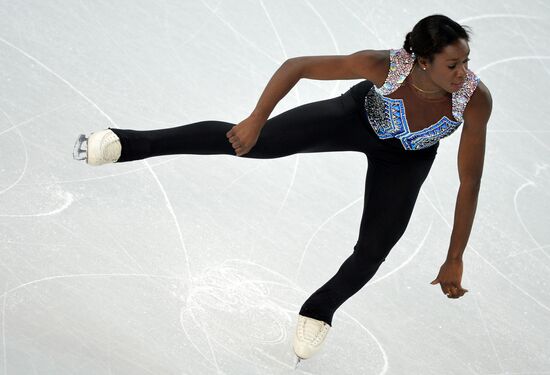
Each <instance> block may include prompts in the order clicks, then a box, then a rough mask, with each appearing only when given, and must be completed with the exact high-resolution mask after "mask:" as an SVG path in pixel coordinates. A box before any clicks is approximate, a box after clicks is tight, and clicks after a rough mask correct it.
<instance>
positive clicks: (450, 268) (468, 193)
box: [432, 82, 492, 298]
mask: <svg viewBox="0 0 550 375" xmlns="http://www.w3.org/2000/svg"><path fill="white" fill-rule="evenodd" d="M491 110H492V98H491V93H490V92H489V89H488V88H487V86H485V85H484V84H483V83H482V82H479V85H478V87H477V89H476V90H475V91H474V93H473V94H472V97H471V98H470V102H469V103H468V105H467V106H466V110H465V111H464V127H463V129H462V135H461V138H460V145H459V148H458V175H459V179H460V187H459V189H458V195H457V199H456V206H455V214H454V224H453V230H452V234H451V242H450V245H449V251H448V253H447V259H446V260H445V263H444V264H443V266H441V269H440V271H439V275H438V276H437V278H436V279H435V280H434V281H432V284H437V283H440V284H441V290H442V291H443V293H445V294H446V295H447V296H448V297H449V298H458V297H461V296H462V295H464V293H466V292H467V290H466V289H463V288H462V286H461V285H460V283H461V280H462V254H463V253H464V250H465V248H466V244H467V243H468V239H469V237H470V232H471V229H472V224H473V222H474V216H475V212H476V207H477V198H478V195H479V189H480V186H481V175H482V173H483V160H484V156H485V139H486V133H487V123H488V121H489V117H490V116H491Z"/></svg>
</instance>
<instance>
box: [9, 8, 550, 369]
mask: <svg viewBox="0 0 550 375" xmlns="http://www.w3.org/2000/svg"><path fill="white" fill-rule="evenodd" d="M434 13H442V14H445V15H448V16H450V17H451V18H453V19H455V20H457V21H459V22H460V23H462V24H466V25H469V26H471V27H472V29H473V31H474V34H473V36H472V41H471V43H470V46H471V50H472V52H471V56H470V57H471V62H470V69H472V70H473V71H474V72H476V73H477V74H478V75H479V76H480V77H481V79H482V80H483V82H485V84H486V85H487V86H488V87H489V88H490V89H491V92H492V95H493V105H494V107H493V114H492V118H491V120H490V123H489V125H488V135H487V148H486V158H485V169H484V174H483V182H482V188H481V192H480V196H479V202H478V207H477V213H476V218H475V222H474V227H473V230H472V233H471V236H470V240H469V243H468V247H467V248H466V251H465V253H464V276H463V280H462V285H463V287H465V288H466V289H469V293H467V294H466V295H465V296H464V297H462V298H459V299H449V298H447V297H446V296H445V295H443V293H442V291H441V289H440V286H439V285H435V286H434V285H431V284H430V281H432V280H433V279H434V278H435V277H436V276H437V273H438V270H439V267H440V266H441V264H442V262H443V261H444V259H445V256H446V253H447V250H448V246H449V240H450V233H451V230H452V225H453V216H454V207H455V200H456V193H457V189H458V183H459V181H458V172H457V162H456V156H457V150H458V142H459V139H460V130H459V131H457V132H456V133H455V134H453V135H452V136H450V137H449V138H446V139H444V140H443V141H441V145H440V147H439V151H438V155H437V159H436V162H435V164H434V166H433V168H432V171H431V174H430V176H429V177H428V179H427V180H426V182H425V184H424V186H423V188H422V191H421V194H420V196H419V198H418V201H417V204H416V207H415V210H414V213H413V217H412V219H411V222H410V224H409V226H408V228H407V231H406V232H405V235H404V236H403V238H402V239H401V240H400V241H399V243H398V244H397V245H396V246H395V247H394V249H393V250H392V252H391V254H390V255H389V256H388V258H387V260H386V262H384V263H383V264H382V266H381V268H380V269H379V271H378V273H377V274H376V275H375V276H374V278H373V279H372V280H371V281H370V282H369V283H368V284H367V285H366V286H365V287H364V288H363V289H362V290H361V291H360V292H358V293H357V294H356V295H355V296H353V297H352V298H351V299H350V300H348V301H347V302H346V303H345V304H344V305H342V307H341V308H340V309H339V310H338V311H337V313H336V315H335V317H334V322H333V328H332V330H331V331H330V333H329V336H328V338H327V341H326V344H325V346H324V348H323V349H322V351H321V352H320V353H319V354H318V356H316V357H314V358H312V359H310V360H307V361H303V362H302V363H301V364H300V366H299V367H298V369H297V370H294V369H293V363H294V355H293V352H292V348H291V341H292V337H293V333H294V326H295V322H296V314H297V312H298V310H299V308H300V306H301V305H302V303H303V302H304V301H305V299H306V298H307V297H308V296H309V295H310V294H311V293H313V292H314V291H315V290H316V289H317V288H318V287H319V286H321V285H322V284H323V283H324V282H325V281H327V280H328V279H329V278H330V277H331V276H332V275H333V274H334V273H335V272H336V271H337V270H338V268H339V266H340V264H341V263H342V262H343V261H344V260H345V259H346V258H347V257H348V256H349V255H350V254H351V251H352V250H353V245H354V244H355V242H356V240H357V235H358V230H359V222H360V218H361V212H362V205H363V188H364V182H365V172H366V169H367V167H368V164H367V160H366V158H365V156H364V155H363V154H359V153H355V152H336V153H314V154H298V155H292V156H289V157H285V158H279V159H270V160H258V159H246V158H237V157H235V156H232V155H209V156H200V155H171V156H164V157H157V158H150V159H146V160H142V161H135V162H130V163H120V164H113V165H107V166H102V167H95V168H94V167H90V166H88V165H86V164H85V163H82V162H77V161H75V160H73V159H72V149H73V144H74V141H75V139H76V138H77V136H78V134H80V133H89V132H90V131H94V130H99V129H105V128H107V127H108V126H111V127H119V128H131V129H138V130H142V129H159V128H164V127H172V126H178V125H184V124H187V123H191V122H196V121H202V120H209V119H211V120H224V121H229V122H233V123H237V122H239V121H240V120H242V119H244V118H245V116H247V115H248V114H249V113H250V111H251V110H252V109H253V108H254V106H255V104H256V102H257V100H258V98H259V95H260V94H261V92H262V90H263V89H264V87H265V85H266V84H267V82H268V80H269V78H270V77H271V76H272V75H273V73H274V72H275V71H276V69H277V68H278V67H279V66H280V64H281V63H283V62H284V61H285V60H286V59H287V58H290V57H294V56H301V55H332V54H348V53H352V52H355V51H359V50H362V49H389V48H399V47H401V46H402V43H403V39H404V36H405V34H406V33H407V32H408V31H409V30H410V29H411V28H412V26H413V25H414V24H415V23H416V22H417V21H418V20H420V19H421V18H423V17H425V16H427V15H429V14H434ZM0 19H1V22H0V82H1V86H0V316H1V318H0V332H1V334H0V374H1V375H14V374H25V375H27V374H29V375H32V374H57V375H64V374H81V375H87V374H94V375H97V374H132V375H138V374H155V375H156V374H285V373H289V374H290V373H304V374H335V373H338V374H380V375H382V374H396V375H401V374H422V375H427V374H437V375H440V374H479V375H489V374H490V375H496V374H518V375H519V374H550V328H549V327H550V283H549V282H548V280H549V276H548V275H549V274H550V234H549V229H548V228H549V224H550V215H549V211H550V130H549V128H548V120H547V118H548V108H549V105H550V99H549V96H548V94H547V90H548V87H549V86H550V68H549V67H548V66H549V64H550V43H549V42H548V40H549V38H550V5H549V3H548V2H547V1H543V0H540V1H517V0H516V1H496V0H490V1H470V0H468V1H453V2H442V1H422V2H409V1H359V0H339V1H338V0H337V1H334V0H330V1H329V0H323V1H316V0H303V1H291V0H284V1H267V0H257V1H237V0H232V1H229V0H228V1H215V0H202V1H189V0H186V1H175V0H165V1H152V0H149V1H146V0H140V1H124V0H121V1H91V0H83V1H70V0H49V1H38V0H32V1H31V0H17V1H2V2H1V3H0ZM357 82H358V81H314V80H302V81H300V82H299V83H298V84H297V85H296V86H295V87H294V88H293V89H292V91H291V92H290V93H289V94H288V95H287V96H286V97H285V98H284V99H283V100H282V101H281V102H280V103H279V104H278V105H277V107H276V108H275V110H274V112H273V113H272V115H276V114H278V113H281V112H282V111H285V110H287V109H290V108H292V107H295V106H297V105H300V104H304V103H307V102H311V101H315V100H321V99H326V98H330V97H334V96H338V95H340V94H341V93H344V92H345V91H346V90H347V89H348V88H349V87H351V86H352V85H353V84H355V83H357Z"/></svg>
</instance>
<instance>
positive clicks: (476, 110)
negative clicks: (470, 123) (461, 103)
mask: <svg viewBox="0 0 550 375" xmlns="http://www.w3.org/2000/svg"><path fill="white" fill-rule="evenodd" d="M492 107H493V98H492V96H491V91H490V90H489V88H488V87H487V86H486V85H485V83H483V81H481V79H480V80H479V81H478V83H477V86H476V88H475V90H474V91H473V93H472V95H471V96H470V100H469V101H468V105H467V106H466V109H465V110H464V118H465V119H466V118H470V117H477V116H482V117H485V116H487V118H488V117H489V116H490V114H491V110H492Z"/></svg>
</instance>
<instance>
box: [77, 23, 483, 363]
mask: <svg viewBox="0 0 550 375" xmlns="http://www.w3.org/2000/svg"><path fill="white" fill-rule="evenodd" d="M468 42H469V34H468V32H467V31H466V30H465V29H464V28H463V27H462V26H461V25H459V24H458V23H456V22H455V21H453V20H451V19H450V18H448V17H445V16H443V15H432V16H429V17H426V18H424V19H422V20H420V21H419V22H418V23H417V24H416V25H415V26H414V28H413V30H412V31H411V32H409V33H408V34H407V36H406V38H405V42H404V45H403V48H401V49H391V50H364V51H359V52H356V53H353V54H350V55H347V56H305V57H295V58H291V59H289V60H287V61H285V62H284V63H283V64H282V66H281V67H280V68H279V69H278V70H277V71H276V72H275V74H274V75H273V77H272V78H271V80H270V81H269V83H268V84H267V87H266V88H265V90H264V92H263V93H262V95H261V97H260V99H259V101H258V104H257V105H256V108H255V109H254V110H253V111H252V113H251V115H250V116H249V117H247V118H246V119H244V120H243V121H241V122H240V123H238V124H236V125H235V124H231V123H228V122H222V121H202V122H197V123H193V124H188V125H184V126H179V127H175V128H168V129H159V130H150V131H136V130H129V129H126V130H125V129H111V128H109V129H107V130H102V131H99V132H96V133H93V134H91V135H90V137H89V138H87V137H85V136H84V135H81V138H80V139H79V141H77V146H79V145H80V143H83V142H86V143H87V150H83V149H82V148H80V146H79V148H78V151H75V158H79V159H85V160H86V161H87V163H88V164H90V165H101V164H104V163H108V162H118V163H120V162H126V161H131V160H139V159H143V158H149V157H153V156H159V155H167V154H201V155H209V154H230V155H231V154H236V155H237V156H242V157H249V158H261V159H269V158H279V157H283V156H288V155H292V154H296V153H310V152H330V151H358V152H362V153H364V154H365V155H366V156H367V160H368V170H367V175H366V182H365V197H364V208H363V216H362V219H361V226H360V232H359V238H358V241H357V243H356V245H355V246H354V250H353V252H352V254H351V255H350V256H349V258H347V259H346V261H345V262H344V263H343V264H342V265H341V267H340V269H339V270H338V272H337V273H336V274H335V275H334V276H333V277H332V278H331V279H330V280H329V281H327V282H326V283H325V284H324V285H323V286H321V287H320V288H319V289H318V290H317V291H316V292H315V293H313V294H312V295H311V296H310V297H309V298H308V299H307V300H306V301H305V303H304V304H303V306H302V307H301V309H300V312H299V315H298V324H297V328H296V333H295V337H294V342H293V346H294V350H295V353H296V355H297V357H298V361H299V360H300V359H301V358H309V357H311V356H312V355H313V354H315V353H316V352H317V351H318V350H319V348H320V347H321V344H322V343H323V342H324V340H325V337H326V335H327V333H328V330H329V328H330V327H332V318H333V315H334V313H335V311H336V310H337V309H338V307H340V306H341V305H342V304H343V303H344V302H345V301H346V300H347V299H348V298H349V297H351V296H352V295H353V294H355V293H356V292H357V291H359V290H360V289H361V288H362V287H363V286H364V285H365V284H366V283H367V282H368V280H370V279H371V278H372V276H373V275H374V274H375V273H376V271H377V270H378V268H379V266H380V265H381V263H382V262H383V261H384V260H385V259H386V256H387V255H388V254H389V252H390V250H391V249H392V248H393V246H394V245H395V244H396V243H397V241H398V240H399V239H400V238H401V236H402V235H403V233H404V232H405V228H406V227H407V224H408V222H409V219H410V217H411V214H412V211H413V207H414V204H415V202H416V199H417V196H418V192H419V191H420V188H421V186H422V183H423V182H424V180H425V179H426V177H427V175H428V172H429V170H430V168H431V166H432V163H433V161H434V159H435V156H436V153H437V148H438V147H439V141H440V139H442V138H444V137H447V136H448V135H450V134H452V133H453V132H454V131H455V130H456V129H457V128H458V127H459V126H460V125H461V124H462V123H464V125H463V127H462V135H461V139H460V146H459V150H458V172H459V177H460V188H459V191H458V197H457V202H456V208H455V217H454V227H453V231H452V235H451V240H450V246H449V250H448V255H447V258H446V260H445V262H444V263H443V265H442V266H441V268H440V270H439V274H438V275H437V277H436V278H435V280H433V281H432V282H431V283H432V284H433V285H436V284H440V286H441V290H442V291H443V293H444V294H445V295H446V296H447V297H448V298H459V297H461V296H463V295H464V294H465V293H466V292H467V290H466V289H464V288H462V286H461V279H462V269H463V263H462V254H463V252H464V249H465V247H466V243H467V241H468V237H469V234H470V230H471V227H472V223H473V219H474V214H475V209H476V203H477V197H478V192H479V188H480V182H481V175H482V170H483V159H484V151H485V135H486V126H487V122H488V120H489V117H490V114H491V108H492V100H491V95H490V92H489V89H488V88H487V87H486V86H485V85H484V84H483V83H482V82H481V81H480V80H479V78H478V77H477V76H476V75H475V74H474V73H473V72H472V71H470V70H469V69H468V60H469V59H468V55H469V53H470V48H469V45H468ZM301 78H308V79H319V80H328V79H364V80H363V81H362V82H360V83H358V84H356V85H355V86H353V87H351V88H350V89H349V90H348V91H347V92H346V93H345V94H342V95H340V96H339V97H335V98H331V99H326V100H321V101H317V102H312V103H308V104H304V105H301V106H299V107H296V108H293V109H290V110H288V111H286V112H284V113H281V114H279V115H277V116H274V117H273V118H270V119H269V115H270V113H271V112H272V111H273V108H274V107H275V105H276V104H277V103H278V102H279V101H280V100H281V99H282V98H283V97H284V96H285V95H286V94H287V93H288V92H289V91H290V89H291V88H292V87H293V86H294V85H295V84H296V83H297V82H298V81H299V80H300V79H301ZM405 109H406V112H405ZM75 150H76V148H75ZM78 152H80V155H78Z"/></svg>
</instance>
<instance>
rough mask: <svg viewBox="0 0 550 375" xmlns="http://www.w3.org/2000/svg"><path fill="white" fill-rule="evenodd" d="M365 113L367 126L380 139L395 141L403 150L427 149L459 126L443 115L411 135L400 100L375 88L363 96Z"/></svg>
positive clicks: (458, 123) (458, 122) (457, 122)
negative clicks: (398, 142) (399, 143)
mask: <svg viewBox="0 0 550 375" xmlns="http://www.w3.org/2000/svg"><path fill="white" fill-rule="evenodd" d="M365 110H366V112H367V113H366V114H368V116H367V117H368V121H369V124H370V125H371V127H372V128H373V130H374V132H375V133H376V135H377V136H378V137H379V138H380V139H387V138H398V139H399V140H401V144H402V145H403V147H404V148H405V149H406V150H418V149H422V148H426V147H430V146H432V145H434V144H435V143H437V142H438V141H439V140H440V139H442V138H445V137H447V136H449V135H450V134H452V133H453V132H454V131H455V130H456V129H458V127H459V126H460V125H461V124H462V122H460V121H452V120H451V119H449V118H448V117H447V116H443V117H442V118H441V119H440V120H439V121H438V122H436V123H435V124H432V125H430V126H428V127H427V128H424V129H422V130H419V131H415V132H411V131H410V129H409V125H408V122H407V116H406V112H405V106H404V104H403V100H402V99H392V98H388V97H385V96H383V95H381V94H380V93H379V92H378V91H377V90H376V89H375V86H373V87H371V89H370V90H369V92H368V93H367V95H366V96H365Z"/></svg>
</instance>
